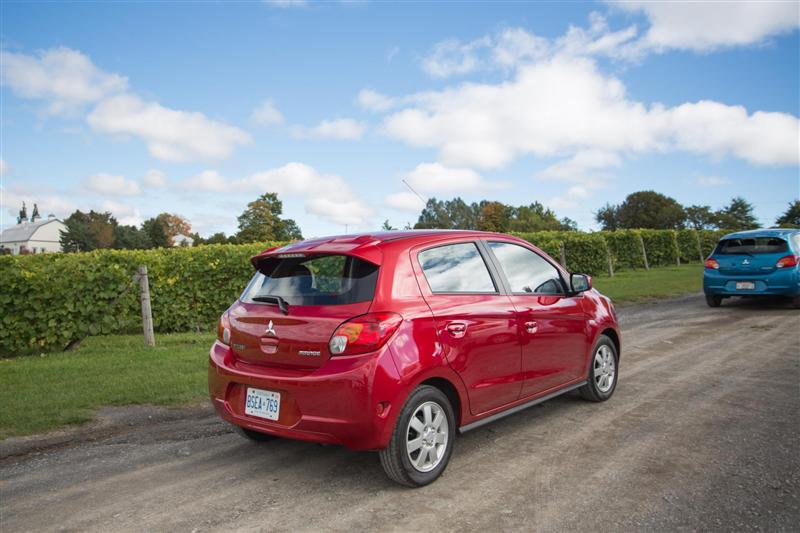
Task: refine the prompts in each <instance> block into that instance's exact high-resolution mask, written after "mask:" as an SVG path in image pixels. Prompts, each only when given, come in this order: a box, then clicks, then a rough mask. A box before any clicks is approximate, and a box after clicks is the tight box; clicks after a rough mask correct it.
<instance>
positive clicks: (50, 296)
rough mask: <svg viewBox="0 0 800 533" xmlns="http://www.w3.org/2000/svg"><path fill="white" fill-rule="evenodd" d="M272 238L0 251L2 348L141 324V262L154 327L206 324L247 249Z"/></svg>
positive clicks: (230, 290) (235, 282)
mask: <svg viewBox="0 0 800 533" xmlns="http://www.w3.org/2000/svg"><path fill="white" fill-rule="evenodd" d="M276 244H280V243H254V244H246V245H231V244H218V245H208V246H199V247H194V248H164V249H153V250H95V251H92V252H87V253H80V254H41V255H29V256H0V355H4V356H8V355H11V354H24V353H34V352H48V351H54V350H62V349H64V348H65V347H66V346H68V345H69V344H70V343H71V342H73V341H77V340H80V339H82V338H84V337H86V336H87V335H105V334H111V333H126V332H136V331H139V329H140V328H141V311H140V307H139V299H138V298H139V287H138V284H136V285H133V286H132V282H131V278H132V276H133V274H135V273H136V271H137V269H138V266H139V265H146V266H147V270H148V280H149V283H150V297H151V304H152V309H153V326H154V329H155V330H156V332H160V333H167V332H177V331H209V330H211V329H212V328H213V327H214V325H215V324H216V321H217V319H218V318H219V315H220V314H221V313H222V312H223V311H224V310H225V309H227V308H228V306H229V305H230V304H231V302H233V301H234V300H235V299H236V298H237V297H238V295H239V294H240V293H241V291H242V289H244V287H245V285H246V284H247V281H248V280H249V279H250V277H251V276H252V275H253V267H252V265H251V264H250V257H252V256H253V255H255V254H256V253H258V252H260V251H262V250H264V249H265V248H267V247H270V246H275V245H276Z"/></svg>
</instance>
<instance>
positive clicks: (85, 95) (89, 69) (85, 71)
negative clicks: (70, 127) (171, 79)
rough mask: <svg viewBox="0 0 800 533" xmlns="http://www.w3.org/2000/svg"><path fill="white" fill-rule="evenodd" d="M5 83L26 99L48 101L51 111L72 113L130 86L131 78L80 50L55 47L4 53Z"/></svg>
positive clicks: (1, 59)
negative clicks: (102, 66)
mask: <svg viewBox="0 0 800 533" xmlns="http://www.w3.org/2000/svg"><path fill="white" fill-rule="evenodd" d="M0 64H2V80H3V85H7V86H9V87H10V88H11V90H12V91H13V92H14V93H15V94H17V95H18V96H21V97H23V98H31V99H36V100H43V101H45V102H47V112H48V113H50V114H69V113H74V112H76V111H78V110H80V109H81V108H82V107H83V106H85V105H86V104H90V103H93V102H97V101H99V100H101V99H102V98H105V97H106V96H109V95H111V94H115V93H120V92H123V91H125V90H126V89H127V86H128V80H127V78H125V77H123V76H120V75H118V74H113V73H107V72H104V71H102V70H101V69H99V68H97V67H96V66H95V65H94V63H92V61H91V60H90V59H89V58H88V57H87V56H85V55H84V54H82V53H80V52H78V51H77V50H72V49H69V48H63V47H62V48H52V49H50V50H45V51H43V52H40V53H39V54H38V55H36V56H33V55H26V54H18V53H14V52H6V51H2V52H0Z"/></svg>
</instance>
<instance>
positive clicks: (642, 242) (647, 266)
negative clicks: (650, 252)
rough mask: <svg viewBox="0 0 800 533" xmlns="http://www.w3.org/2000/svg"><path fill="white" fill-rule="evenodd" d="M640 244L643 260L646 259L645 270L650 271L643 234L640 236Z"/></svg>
mask: <svg viewBox="0 0 800 533" xmlns="http://www.w3.org/2000/svg"><path fill="white" fill-rule="evenodd" d="M639 244H641V245H642V258H643V259H644V269H645V270H650V264H649V263H648V262H647V250H645V248H644V239H643V238H642V234H641V233H640V234H639Z"/></svg>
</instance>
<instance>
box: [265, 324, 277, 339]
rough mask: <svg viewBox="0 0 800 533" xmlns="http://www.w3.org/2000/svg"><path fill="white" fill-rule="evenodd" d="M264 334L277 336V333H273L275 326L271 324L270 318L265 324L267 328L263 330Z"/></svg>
mask: <svg viewBox="0 0 800 533" xmlns="http://www.w3.org/2000/svg"><path fill="white" fill-rule="evenodd" d="M264 335H272V336H273V337H277V336H278V334H277V333H275V328H274V327H273V326H272V320H270V321H269V324H267V330H266V331H265V332H264Z"/></svg>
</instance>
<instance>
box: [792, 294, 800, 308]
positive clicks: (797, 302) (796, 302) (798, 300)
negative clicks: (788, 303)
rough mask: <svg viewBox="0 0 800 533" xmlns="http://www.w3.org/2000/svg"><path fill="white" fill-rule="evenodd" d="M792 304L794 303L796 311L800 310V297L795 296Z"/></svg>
mask: <svg viewBox="0 0 800 533" xmlns="http://www.w3.org/2000/svg"><path fill="white" fill-rule="evenodd" d="M792 303H794V308H795V309H800V296H795V297H794V298H793V299H792Z"/></svg>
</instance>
